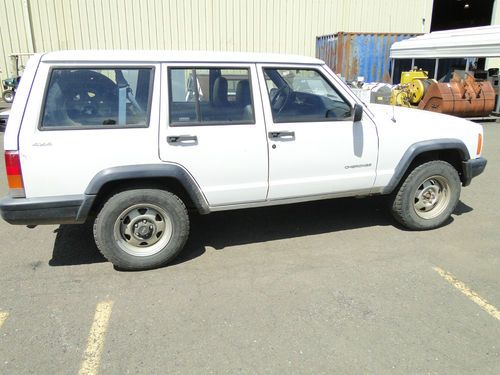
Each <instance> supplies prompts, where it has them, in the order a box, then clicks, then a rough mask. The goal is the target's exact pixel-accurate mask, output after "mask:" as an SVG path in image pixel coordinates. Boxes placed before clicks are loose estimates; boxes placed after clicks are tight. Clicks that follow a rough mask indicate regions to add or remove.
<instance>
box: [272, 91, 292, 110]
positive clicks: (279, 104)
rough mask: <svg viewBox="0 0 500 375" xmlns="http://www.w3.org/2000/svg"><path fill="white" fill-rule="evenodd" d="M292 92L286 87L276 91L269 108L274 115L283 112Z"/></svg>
mask: <svg viewBox="0 0 500 375" xmlns="http://www.w3.org/2000/svg"><path fill="white" fill-rule="evenodd" d="M292 92H293V91H292V89H291V88H290V87H289V86H286V85H285V86H283V87H281V88H279V89H278V91H276V93H275V94H274V97H273V98H272V99H271V108H272V109H273V111H275V113H276V114H279V113H280V112H281V111H282V110H283V108H284V107H285V105H286V103H287V102H288V99H290V96H291V95H292Z"/></svg>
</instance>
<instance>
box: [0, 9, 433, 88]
mask: <svg viewBox="0 0 500 375" xmlns="http://www.w3.org/2000/svg"><path fill="white" fill-rule="evenodd" d="M432 5H433V0H419V1H414V0H0V14H3V15H4V17H3V18H2V22H0V68H1V69H2V74H1V76H0V77H1V78H2V79H5V78H6V77H7V76H10V75H12V74H13V73H14V72H13V68H12V64H11V62H10V58H9V56H10V55H11V54H12V53H19V52H24V53H26V52H43V51H53V50H61V49H90V48H92V49H105V48H107V49H181V50H183V49H194V50H222V51H260V52H277V53H294V54H301V55H308V56H314V54H315V46H316V37H317V36H319V35H325V34H332V33H336V32H339V31H349V32H388V33H391V32H392V33H421V32H428V31H429V25H430V19H431V13H432Z"/></svg>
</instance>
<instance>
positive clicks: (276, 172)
mask: <svg viewBox="0 0 500 375" xmlns="http://www.w3.org/2000/svg"><path fill="white" fill-rule="evenodd" d="M482 136H483V130H482V127H481V126H480V125H477V124H474V123H472V122H469V121H466V120H463V119H459V118H455V117H451V116H444V115H439V114H435V113H431V112H424V111H419V110H410V109H405V108H394V107H389V106H380V105H370V106H367V105H365V104H363V103H362V102H360V100H359V99H358V98H357V97H356V96H355V95H354V94H353V93H352V92H351V91H350V90H349V88H348V87H346V85H345V84H344V83H343V82H342V81H341V80H340V79H339V78H338V77H337V76H336V75H335V74H334V73H333V72H332V71H331V70H330V69H329V68H328V67H327V66H326V65H325V64H324V62H323V61H320V60H317V59H314V58H307V57H298V56H283V55H263V54H246V53H245V54H238V53H208V52H158V51H156V52H153V51H151V52H147V51H65V52H53V53H47V54H43V55H42V54H39V55H35V56H34V57H32V58H31V60H30V61H29V63H28V66H27V68H26V70H25V72H24V75H23V78H22V80H21V84H20V86H19V89H18V92H17V95H16V99H15V101H14V104H13V106H12V112H11V114H10V118H9V122H8V125H7V129H6V133H5V160H6V164H7V175H8V182H9V188H10V193H9V196H8V197H5V198H3V199H2V200H1V201H0V210H1V213H2V217H3V218H4V219H5V220H6V221H8V222H9V223H12V224H27V225H36V224H59V223H61V224H62V223H84V222H85V221H87V220H94V236H95V240H96V243H97V246H98V247H99V249H100V250H101V251H102V253H103V254H104V256H106V258H107V259H109V260H110V261H111V262H112V263H113V264H115V265H116V266H118V267H121V268H125V269H146V268H153V267H158V266H160V265H163V264H165V263H168V262H169V261H171V260H172V259H173V258H174V257H175V256H176V255H177V253H178V252H179V251H180V250H181V249H182V247H183V245H184V243H185V241H186V239H187V237H188V233H189V215H188V211H187V208H193V209H196V210H197V211H198V212H199V213H201V214H207V213H210V212H213V211H221V210H232V209H238V208H249V207H258V206H269V205H276V204H287V203H293V202H302V201H310V200H317V199H328V198H335V197H346V196H366V195H374V194H385V195H389V196H390V197H391V202H392V212H393V214H394V217H395V218H396V220H398V221H399V222H400V223H401V224H403V225H404V226H406V227H408V228H410V229H414V230H422V229H432V228H435V227H438V226H440V225H442V224H443V223H444V222H445V221H446V220H447V218H448V217H449V216H450V214H451V213H452V212H453V210H454V208H455V206H456V204H457V202H458V199H459V195H460V189H461V186H467V185H468V184H469V183H470V181H471V179H472V178H473V177H474V176H476V175H478V174H480V173H481V172H482V171H483V170H484V168H485V165H486V160H485V159H483V158H481V149H482Z"/></svg>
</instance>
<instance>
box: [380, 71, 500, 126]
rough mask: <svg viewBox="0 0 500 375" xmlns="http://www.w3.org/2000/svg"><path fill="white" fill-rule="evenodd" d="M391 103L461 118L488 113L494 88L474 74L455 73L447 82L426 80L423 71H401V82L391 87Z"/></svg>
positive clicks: (491, 108) (493, 98)
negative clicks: (478, 80)
mask: <svg viewBox="0 0 500 375" xmlns="http://www.w3.org/2000/svg"><path fill="white" fill-rule="evenodd" d="M389 102H390V104H391V105H398V106H402V107H410V108H419V109H424V110H427V111H433V112H439V113H446V114H449V115H454V116H461V117H474V116H476V117H478V116H488V115H489V114H490V113H491V111H492V110H493V108H494V106H495V91H494V89H493V86H492V85H491V83H490V82H488V81H485V82H476V80H475V79H474V76H473V75H472V74H470V73H467V72H466V73H465V77H464V78H461V77H460V76H459V75H458V74H457V73H454V74H453V78H452V79H451V81H450V82H448V83H440V82H437V81H436V80H435V79H429V76H428V72H426V71H424V70H421V69H420V70H417V69H414V70H410V71H409V72H402V73H401V83H400V84H399V85H396V86H394V88H393V89H392V92H391V98H390V101H389Z"/></svg>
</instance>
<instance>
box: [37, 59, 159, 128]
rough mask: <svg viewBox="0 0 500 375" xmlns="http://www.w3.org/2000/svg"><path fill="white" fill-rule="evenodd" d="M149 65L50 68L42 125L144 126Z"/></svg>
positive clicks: (147, 115)
mask: <svg viewBox="0 0 500 375" xmlns="http://www.w3.org/2000/svg"><path fill="white" fill-rule="evenodd" d="M152 78H153V68H108V67H107V68H105V69H98V68H97V69H93V68H75V69H68V68H54V69H52V70H51V73H50V80H49V84H48V87H47V90H46V93H45V100H44V105H43V109H42V118H41V124H40V126H41V128H42V129H62V128H92V127H94V128H102V127H106V128H108V127H110V128H123V127H146V126H148V118H149V110H150V103H151V89H152Z"/></svg>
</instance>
